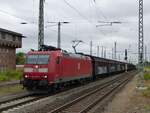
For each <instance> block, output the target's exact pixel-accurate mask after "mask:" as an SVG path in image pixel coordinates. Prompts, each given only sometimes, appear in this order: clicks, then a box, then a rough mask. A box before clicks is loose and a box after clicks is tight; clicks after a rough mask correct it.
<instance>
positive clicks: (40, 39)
mask: <svg viewBox="0 0 150 113" xmlns="http://www.w3.org/2000/svg"><path fill="white" fill-rule="evenodd" d="M44 1H45V0H40V3H39V33H38V50H40V48H41V45H44Z"/></svg>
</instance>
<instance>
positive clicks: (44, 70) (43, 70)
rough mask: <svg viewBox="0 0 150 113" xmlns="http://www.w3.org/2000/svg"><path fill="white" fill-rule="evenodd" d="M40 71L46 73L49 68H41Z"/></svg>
mask: <svg viewBox="0 0 150 113" xmlns="http://www.w3.org/2000/svg"><path fill="white" fill-rule="evenodd" d="M38 70H39V72H44V73H45V72H48V68H39V69H38Z"/></svg>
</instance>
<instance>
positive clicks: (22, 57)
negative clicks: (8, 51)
mask: <svg viewBox="0 0 150 113" xmlns="http://www.w3.org/2000/svg"><path fill="white" fill-rule="evenodd" d="M24 63H25V54H24V53H23V52H18V53H17V54H16V64H17V65H23V64H24Z"/></svg>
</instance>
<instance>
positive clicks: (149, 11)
mask: <svg viewBox="0 0 150 113" xmlns="http://www.w3.org/2000/svg"><path fill="white" fill-rule="evenodd" d="M38 3H39V0H0V27H1V28H5V29H8V30H12V31H16V32H19V33H22V34H23V35H24V36H26V37H27V38H25V39H23V47H22V48H21V49H18V51H25V52H27V51H29V50H30V49H31V48H33V49H37V40H38V37H37V34H38V7H39V5H38ZM149 6H150V1H149V0H144V41H145V44H146V45H147V46H148V51H149V47H150V42H149V41H150V39H149V37H150V32H149V29H150V22H149V20H150V8H149ZM58 21H67V22H70V23H69V24H63V25H62V26H61V39H62V43H61V46H62V48H63V49H65V50H68V51H71V52H73V49H72V42H71V41H72V40H74V39H80V40H82V41H83V42H84V43H81V44H80V45H79V46H78V47H77V50H78V51H80V52H85V53H89V50H90V49H89V48H90V47H89V44H90V41H91V40H92V41H93V54H95V55H96V52H97V46H98V45H99V46H105V47H106V50H107V58H111V57H112V47H113V46H114V42H115V41H116V42H117V57H118V58H119V55H120V59H123V57H124V49H126V48H127V49H129V51H130V54H129V58H130V59H131V60H132V61H136V58H137V54H136V53H137V47H138V46H137V44H138V0H45V44H47V45H53V46H56V45H57V26H51V25H55V24H54V23H53V24H52V23H51V24H50V23H48V22H58ZM98 21H106V22H110V21H120V22H122V24H113V26H100V27H96V25H104V24H100V23H98ZM21 22H26V23H28V24H26V25H22V24H20V23H21ZM131 53H132V54H131ZM133 53H134V54H133Z"/></svg>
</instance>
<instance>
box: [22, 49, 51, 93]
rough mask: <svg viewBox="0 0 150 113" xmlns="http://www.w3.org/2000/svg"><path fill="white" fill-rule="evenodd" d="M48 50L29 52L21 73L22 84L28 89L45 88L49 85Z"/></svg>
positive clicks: (49, 54) (49, 55)
mask: <svg viewBox="0 0 150 113" xmlns="http://www.w3.org/2000/svg"><path fill="white" fill-rule="evenodd" d="M50 57H51V53H50V52H44V51H43V52H38V51H33V52H29V53H28V54H27V55H26V62H25V66H24V74H23V78H24V80H23V86H24V87H26V88H27V89H28V90H33V89H45V88H47V86H48V85H49V82H48V78H49V77H48V76H49V65H50Z"/></svg>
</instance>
